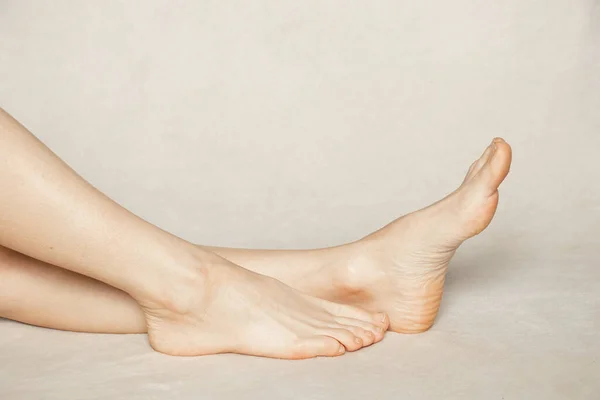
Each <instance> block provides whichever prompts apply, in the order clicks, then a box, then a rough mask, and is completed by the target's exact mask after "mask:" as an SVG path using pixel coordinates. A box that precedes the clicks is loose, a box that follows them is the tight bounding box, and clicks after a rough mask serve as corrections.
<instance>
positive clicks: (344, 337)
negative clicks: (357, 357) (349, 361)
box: [320, 325, 363, 351]
mask: <svg viewBox="0 0 600 400" xmlns="http://www.w3.org/2000/svg"><path fill="white" fill-rule="evenodd" d="M320 334H321V335H327V336H330V337H332V338H334V339H335V340H337V341H338V342H340V343H341V344H343V345H344V347H345V348H346V350H348V351H356V350H358V349H360V348H361V347H363V341H362V339H361V338H360V337H358V336H355V335H354V333H352V332H351V331H349V330H347V329H344V327H343V326H342V325H340V326H339V328H326V329H324V330H323V331H322V332H320Z"/></svg>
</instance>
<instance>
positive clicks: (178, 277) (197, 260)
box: [131, 247, 220, 315]
mask: <svg viewBox="0 0 600 400" xmlns="http://www.w3.org/2000/svg"><path fill="white" fill-rule="evenodd" d="M215 258H220V257H218V256H215V255H214V254H212V253H210V252H207V251H205V250H202V249H197V248H195V247H194V248H190V249H189V251H182V252H180V253H179V254H177V256H176V258H175V259H173V260H172V261H171V262H170V263H168V264H165V267H164V268H162V269H161V271H160V273H159V274H158V275H157V276H156V277H155V278H154V280H153V284H152V285H151V286H149V287H148V288H144V289H143V290H141V291H140V292H139V293H137V294H131V295H132V296H133V297H134V298H135V299H136V301H138V303H139V304H140V305H141V306H142V307H143V308H144V309H155V310H164V311H169V312H173V313H176V314H181V315H184V314H187V313H189V312H190V311H191V310H194V309H197V308H198V307H199V306H200V304H199V303H200V302H203V301H204V299H205V297H206V296H205V294H206V290H207V289H208V287H209V282H210V281H211V280H214V275H216V274H215V273H216V272H217V271H216V270H217V269H218V268H219V266H218V263H216V262H215V260H214V259H215Z"/></svg>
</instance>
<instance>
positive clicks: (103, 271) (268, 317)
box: [0, 109, 389, 358]
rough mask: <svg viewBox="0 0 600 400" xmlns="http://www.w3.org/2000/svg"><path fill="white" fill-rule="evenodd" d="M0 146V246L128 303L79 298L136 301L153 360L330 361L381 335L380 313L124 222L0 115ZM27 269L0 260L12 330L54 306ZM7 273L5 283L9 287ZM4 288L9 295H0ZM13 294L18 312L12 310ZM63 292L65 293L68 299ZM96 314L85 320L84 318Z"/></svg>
mask: <svg viewBox="0 0 600 400" xmlns="http://www.w3.org/2000/svg"><path fill="white" fill-rule="evenodd" d="M0 142H1V144H2V145H1V146H0V193H2V196H0V245H1V246H3V247H5V248H7V249H11V250H12V251H14V252H18V253H21V254H23V255H26V256H29V257H30V259H35V260H39V261H40V262H44V263H46V264H48V265H55V266H57V267H60V268H63V269H65V270H68V271H71V272H72V273H77V274H80V275H84V276H86V277H89V278H93V279H95V280H97V281H101V282H103V283H104V284H106V285H110V286H112V287H114V288H116V289H118V290H120V291H122V292H125V293H127V294H128V296H129V297H127V296H123V295H122V294H121V293H120V292H117V291H115V290H116V289H110V290H107V289H106V288H105V287H103V286H101V285H100V286H99V285H98V284H95V283H90V282H88V283H87V284H86V285H87V286H86V287H87V288H94V290H90V291H84V292H86V293H89V295H90V296H91V297H96V298H97V297H98V295H97V294H96V289H99V291H100V292H101V293H102V296H113V294H112V293H118V296H117V297H118V298H120V299H129V298H132V299H135V302H136V303H137V304H138V305H139V309H140V310H141V312H142V314H143V321H144V323H145V325H146V329H147V331H148V338H149V341H150V344H151V346H152V347H153V348H154V349H155V350H157V351H160V352H163V353H167V354H171V355H182V356H194V355H204V354H215V353H223V352H233V353H241V354H251V355H258V356H266V357H277V358H308V357H316V356H336V355H341V354H343V353H344V352H345V351H355V350H358V349H359V348H361V347H363V346H365V344H370V343H373V342H374V341H377V340H381V338H382V336H383V334H382V332H383V331H385V330H386V329H387V328H388V326H389V320H388V317H387V316H386V315H385V313H381V312H369V311H366V310H364V309H362V308H359V307H355V306H351V305H345V304H339V303H333V302H331V301H328V300H324V299H319V298H316V297H313V296H310V295H308V294H305V293H302V292H300V291H298V290H296V289H293V288H291V287H289V286H287V285H285V284H284V283H282V282H280V281H278V280H276V279H275V278H272V277H269V276H265V275H262V274H260V273H256V272H253V271H250V270H248V269H245V268H243V267H241V266H239V265H236V264H234V263H232V262H231V261H228V260H226V259H224V258H223V257H221V256H219V255H217V254H216V253H214V252H212V251H210V250H208V249H205V248H202V247H200V246H195V245H193V244H191V243H189V242H187V241H185V240H183V239H181V238H178V237H176V236H174V235H171V234H169V233H168V232H165V231H163V230H161V229H159V228H157V227H156V226H154V225H152V224H150V223H148V222H146V221H144V220H143V219H141V218H139V217H137V216H135V215H134V214H132V213H131V212H129V211H127V210H126V209H124V208H123V207H121V206H120V205H118V204H117V203H115V202H114V201H112V200H111V199H109V198H108V197H106V196H105V195H104V194H102V193H101V192H99V191H98V190H97V189H95V188H94V187H93V186H92V185H90V184H89V183H88V182H86V181H85V180H84V179H83V178H81V177H80V176H79V175H77V173H75V172H74V171H73V170H72V169H71V168H69V167H68V166H67V165H66V164H65V163H64V162H63V161H62V160H60V159H59V158H58V157H57V156H56V155H55V154H54V153H52V152H51V151H50V150H49V149H48V148H47V147H46V146H45V145H44V144H42V143H41V142H40V141H39V140H37V138H35V137H34V136H33V135H32V134H31V133H29V132H28V131H27V129H25V128H24V127H23V126H22V125H21V124H19V123H18V122H17V121H16V120H15V119H13V118H12V117H11V116H10V115H8V114H7V113H6V112H5V111H4V110H1V109H0ZM30 259H24V258H23V257H21V256H19V255H16V256H15V254H14V253H11V252H10V251H9V250H4V251H3V255H2V265H3V266H2V268H1V269H0V273H2V279H1V280H0V281H1V282H2V289H1V292H0V293H1V294H0V302H1V303H2V305H0V309H2V313H3V315H6V316H8V317H9V318H14V319H17V320H19V319H21V318H20V317H19V315H14V314H15V313H17V314H18V313H19V312H20V311H22V308H21V307H22V306H24V305H32V304H33V305H35V304H36V301H39V300H40V299H39V298H38V297H39V295H40V293H45V294H46V298H45V301H46V302H48V301H53V300H52V299H55V298H57V297H58V298H60V296H64V295H65V293H62V294H61V293H60V291H59V290H57V291H56V292H55V291H54V290H53V289H52V288H49V287H44V289H42V288H41V287H38V286H35V285H33V286H27V285H23V283H25V282H35V280H34V281H32V280H30V279H29V278H30V277H28V276H27V270H28V268H31V265H38V262H37V261H35V262H33V263H32V262H31V260H30ZM15 260H16V262H15ZM38 266H39V265H38ZM15 272H16V275H13V278H14V277H15V276H16V278H14V279H13V278H10V275H11V274H14V273H15ZM50 275H52V276H54V277H55V278H56V277H59V278H60V277H61V276H62V277H66V276H67V275H64V274H63V275H60V274H56V273H52V272H51V273H49V274H48V276H50ZM6 278H8V279H13V284H14V285H15V286H14V287H12V286H11V285H10V284H8V285H6V282H8V279H6ZM67 279H68V278H67ZM37 282H38V283H39V282H42V283H43V284H46V283H47V282H46V281H45V280H38V281H37ZM48 282H56V280H54V281H53V280H51V279H49V280H48ZM58 282H59V283H62V282H60V279H58ZM5 285H6V287H5ZM16 288H19V292H18V296H19V297H20V298H19V300H18V301H15V300H14V299H11V293H14V290H15V289H16ZM62 288H64V285H63V286H62ZM71 289H72V291H71V290H70V291H69V292H66V294H68V293H72V292H74V291H76V290H77V288H76V287H73V288H71ZM119 296H120V297H119ZM63 301H64V300H63ZM79 301H84V300H80V299H77V300H75V302H79ZM85 301H87V302H90V301H93V299H87V300H85ZM20 303H21V304H20ZM57 303H58V304H61V303H60V300H57ZM62 304H64V303H62ZM111 304H112V303H111ZM118 304H121V303H120V302H118ZM42 308H43V307H42ZM56 312H58V313H60V312H61V311H59V310H56V311H55V313H56ZM64 312H65V313H67V312H68V310H64ZM97 313H98V312H97V311H96V310H94V309H88V310H87V315H88V318H89V317H90V316H91V317H94V315H95V314H97ZM40 314H41V313H40V312H37V311H35V310H29V311H27V312H25V313H23V315H26V316H27V317H32V316H34V317H36V316H38V317H39V316H40ZM116 315H119V314H118V313H117V314H116ZM44 318H48V317H47V316H46V317H44ZM23 319H25V318H23ZM137 321H138V322H139V321H141V319H139V318H138V319H137ZM30 322H32V323H36V321H30Z"/></svg>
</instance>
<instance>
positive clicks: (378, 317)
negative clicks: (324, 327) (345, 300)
mask: <svg viewBox="0 0 600 400" xmlns="http://www.w3.org/2000/svg"><path fill="white" fill-rule="evenodd" d="M323 306H324V307H325V309H326V310H327V311H328V312H329V313H331V314H333V315H334V316H336V317H346V318H353V319H359V320H362V321H366V322H370V323H372V324H374V325H377V326H381V327H383V328H384V329H387V328H388V326H389V323H390V321H389V318H388V316H387V315H386V314H385V313H372V312H369V311H367V310H363V309H362V308H359V307H354V306H349V305H346V304H339V303H332V302H329V301H324V304H323Z"/></svg>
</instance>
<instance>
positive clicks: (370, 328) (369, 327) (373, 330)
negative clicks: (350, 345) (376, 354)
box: [335, 317, 385, 346]
mask: <svg viewBox="0 0 600 400" xmlns="http://www.w3.org/2000/svg"><path fill="white" fill-rule="evenodd" d="M335 321H336V322H337V323H339V324H342V325H345V326H346V327H359V328H360V329H361V330H362V331H365V332H366V335H367V336H366V337H363V336H361V335H357V334H356V332H355V331H352V332H353V333H354V334H355V335H357V336H359V337H360V338H361V339H362V340H363V344H364V345H365V346H368V344H373V343H376V342H379V341H380V340H381V339H383V335H384V333H385V331H384V329H383V327H382V326H380V325H375V324H372V323H370V322H366V321H363V320H360V319H354V318H346V317H337V318H335ZM367 343H368V344H367Z"/></svg>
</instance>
